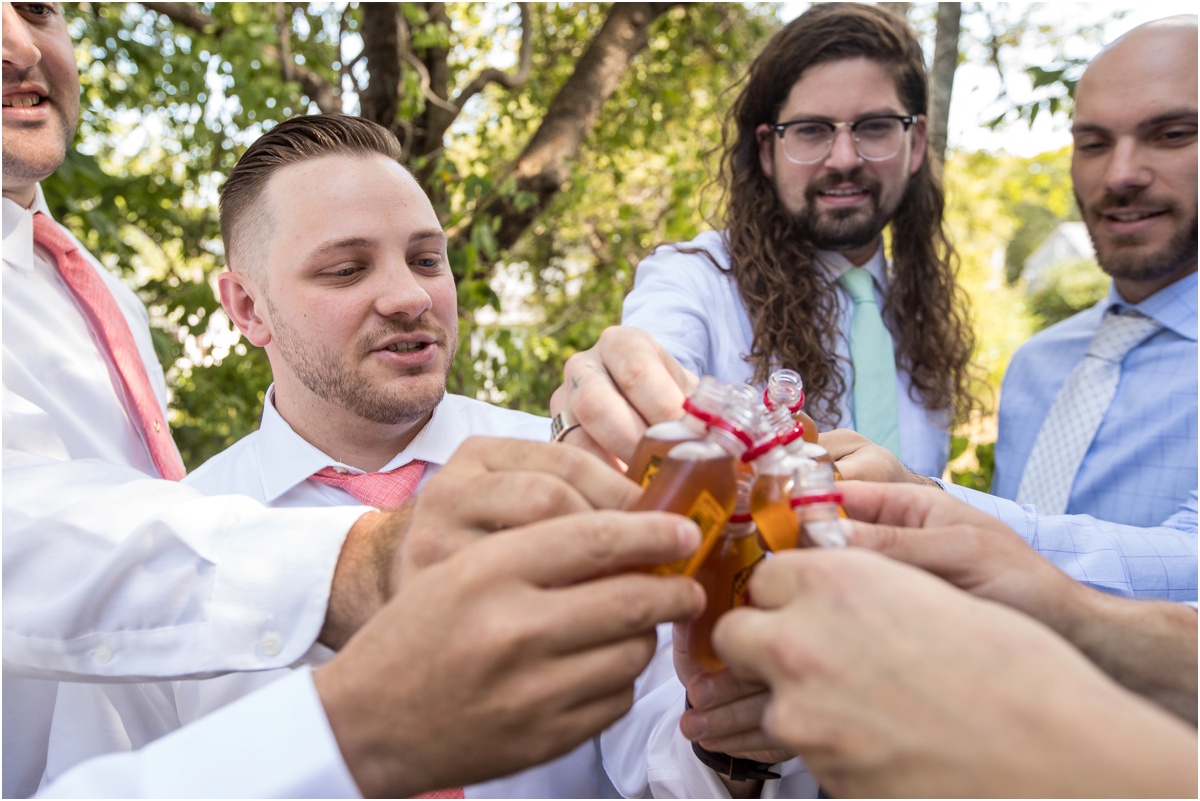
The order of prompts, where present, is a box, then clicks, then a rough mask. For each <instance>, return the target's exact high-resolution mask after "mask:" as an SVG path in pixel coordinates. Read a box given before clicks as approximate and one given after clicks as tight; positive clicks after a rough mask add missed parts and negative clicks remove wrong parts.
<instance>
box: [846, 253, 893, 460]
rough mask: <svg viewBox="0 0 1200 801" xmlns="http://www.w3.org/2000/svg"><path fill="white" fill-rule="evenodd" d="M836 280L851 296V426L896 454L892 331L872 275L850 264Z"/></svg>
mask: <svg viewBox="0 0 1200 801" xmlns="http://www.w3.org/2000/svg"><path fill="white" fill-rule="evenodd" d="M838 283H840V284H841V285H842V287H843V288H844V289H845V290H846V291H847V292H848V293H849V294H850V297H851V298H852V299H853V300H854V313H853V315H852V316H851V318H850V361H851V362H852V363H853V364H854V428H855V430H857V431H858V433H860V434H862V435H863V436H864V437H866V438H867V439H869V440H871V441H872V442H875V443H877V444H879V445H882V446H883V447H885V448H887V449H888V450H889V451H891V452H892V453H894V454H896V456H899V455H900V414H899V411H898V400H897V396H898V394H899V393H898V390H897V388H896V356H895V352H894V350H893V345H892V335H891V334H890V333H888V330H887V327H886V326H884V324H883V317H882V316H881V315H880V314H879V305H878V304H877V303H876V301H875V279H874V278H873V277H872V276H871V274H870V273H869V272H867V271H866V270H865V269H863V268H862V267H851V268H850V269H849V270H847V271H846V272H845V273H843V274H842V277H841V278H839V279H838Z"/></svg>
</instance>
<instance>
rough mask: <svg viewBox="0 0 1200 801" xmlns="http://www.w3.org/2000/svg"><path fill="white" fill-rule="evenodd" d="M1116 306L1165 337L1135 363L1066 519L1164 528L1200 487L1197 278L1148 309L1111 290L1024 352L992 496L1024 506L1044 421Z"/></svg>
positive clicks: (1013, 372)
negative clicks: (1020, 500) (1023, 488)
mask: <svg viewBox="0 0 1200 801" xmlns="http://www.w3.org/2000/svg"><path fill="white" fill-rule="evenodd" d="M1113 305H1118V306H1129V305H1132V307H1133V308H1135V309H1137V310H1138V311H1140V312H1141V313H1142V314H1144V315H1146V316H1147V317H1150V318H1152V319H1153V320H1155V321H1156V322H1158V323H1159V325H1161V326H1162V329H1161V330H1160V331H1158V332H1157V333H1155V334H1154V335H1152V336H1151V337H1150V338H1148V339H1147V340H1146V341H1145V342H1143V343H1142V344H1141V345H1139V346H1138V347H1136V348H1134V349H1133V350H1132V351H1130V353H1129V355H1127V356H1126V357H1125V360H1124V362H1123V363H1122V367H1121V380H1120V383H1119V384H1118V386H1117V393H1116V395H1115V396H1114V398H1113V401H1112V405H1111V406H1110V407H1109V409H1108V412H1107V414H1106V415H1105V417H1104V420H1103V421H1102V422H1101V423H1100V428H1099V430H1097V432H1096V438H1095V439H1094V440H1093V442H1092V445H1091V447H1090V448H1089V449H1088V452H1087V454H1086V456H1085V457H1084V460H1083V464H1082V465H1081V466H1080V469H1079V473H1078V474H1077V475H1076V477H1075V483H1074V485H1073V486H1072V487H1071V495H1070V499H1069V501H1068V504H1067V509H1066V512H1067V514H1068V515H1072V514H1083V515H1091V516H1093V517H1096V518H1099V519H1100V520H1108V521H1111V522H1114V523H1121V524H1125V525H1130V526H1157V525H1159V524H1160V523H1162V521H1164V520H1166V519H1167V518H1169V517H1171V516H1172V515H1173V514H1175V513H1176V512H1177V511H1178V510H1179V509H1180V506H1181V504H1183V503H1184V502H1185V500H1186V499H1187V498H1188V496H1189V493H1191V494H1192V497H1193V499H1194V497H1195V493H1194V490H1195V489H1196V487H1197V450H1196V448H1197V437H1196V429H1197V385H1196V367H1197V350H1196V274H1195V273H1192V274H1191V275H1189V276H1187V277H1186V278H1182V279H1180V280H1179V281H1176V282H1175V283H1174V284H1171V285H1170V286H1168V287H1166V288H1164V289H1162V290H1160V291H1158V292H1157V293H1155V294H1154V295H1152V296H1150V297H1149V298H1147V299H1146V300H1144V301H1142V302H1141V303H1138V304H1126V303H1125V301H1124V300H1123V299H1122V298H1121V296H1120V294H1118V293H1117V291H1116V289H1115V288H1110V289H1109V293H1108V297H1107V298H1105V299H1104V300H1103V301H1101V302H1100V303H1097V304H1096V305H1095V306H1093V307H1092V308H1090V309H1088V310H1086V311H1083V312H1080V313H1079V314H1077V315H1075V316H1074V317H1071V318H1070V319H1068V320H1064V321H1063V322H1061V323H1058V324H1057V325H1054V326H1052V327H1050V328H1048V329H1046V330H1045V331H1042V332H1040V333H1038V334H1037V335H1035V336H1034V337H1033V338H1032V339H1030V340H1029V342H1027V343H1026V344H1025V345H1024V346H1022V347H1021V348H1020V349H1019V350H1018V351H1017V353H1016V354H1015V355H1014V356H1013V360H1012V364H1010V365H1009V368H1008V373H1007V374H1006V375H1005V377H1004V384H1003V386H1002V388H1001V391H1000V429H999V437H998V439H997V441H996V473H995V478H994V480H993V484H992V494H994V495H997V496H999V497H1001V498H1009V499H1012V498H1015V497H1016V494H1017V487H1018V486H1019V485H1020V483H1021V474H1022V473H1023V472H1024V471H1025V463H1026V461H1027V460H1028V458H1029V453H1030V451H1031V450H1032V448H1033V443H1034V440H1035V439H1036V438H1037V435H1038V430H1039V429H1040V428H1041V425H1042V421H1043V420H1044V419H1045V418H1046V414H1047V413H1048V412H1049V410H1050V406H1051V404H1052V403H1053V402H1054V398H1055V396H1057V395H1058V391H1059V388H1060V387H1061V386H1062V384H1063V382H1064V381H1065V380H1066V377H1067V375H1068V374H1069V373H1070V372H1071V370H1072V368H1074V366H1075V365H1076V364H1077V363H1078V362H1079V361H1080V360H1081V359H1082V358H1083V355H1084V352H1085V351H1086V349H1087V346H1088V343H1089V342H1090V341H1091V339H1092V336H1093V335H1094V334H1095V333H1096V330H1097V328H1099V325H1100V320H1101V319H1102V318H1103V316H1104V314H1105V312H1106V311H1107V310H1108V308H1109V307H1110V306H1113ZM1193 531H1194V529H1193Z"/></svg>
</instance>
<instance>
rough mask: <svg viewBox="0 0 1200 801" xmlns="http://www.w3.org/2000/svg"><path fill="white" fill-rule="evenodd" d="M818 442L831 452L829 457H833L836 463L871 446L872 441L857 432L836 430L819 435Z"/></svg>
mask: <svg viewBox="0 0 1200 801" xmlns="http://www.w3.org/2000/svg"><path fill="white" fill-rule="evenodd" d="M817 442H818V444H820V445H821V447H823V448H825V450H827V451H829V455H830V456H832V457H833V459H834V461H837V460H838V459H842V458H844V457H845V456H847V455H849V454H851V453H854V452H855V451H857V450H858V449H859V448H861V447H863V446H864V445H867V444H869V443H870V440H869V439H867V438H866V437H864V436H863V435H862V434H859V433H858V432H857V431H851V430H850V429H848V428H835V429H832V430H830V431H822V432H821V433H820V434H818V435H817Z"/></svg>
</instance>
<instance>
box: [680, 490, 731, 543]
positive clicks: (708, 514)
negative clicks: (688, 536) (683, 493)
mask: <svg viewBox="0 0 1200 801" xmlns="http://www.w3.org/2000/svg"><path fill="white" fill-rule="evenodd" d="M687 516H688V517H690V518H691V519H692V522H694V523H695V524H696V525H697V526H699V527H700V536H701V537H702V538H703V539H704V540H707V539H708V538H709V537H715V536H716V535H717V534H719V533H720V531H721V528H723V527H724V525H725V521H726V520H727V519H728V515H727V514H726V513H725V508H724V507H722V506H721V504H719V503H718V502H717V499H716V498H714V497H713V496H712V493H710V492H709V491H708V490H701V491H700V494H699V495H697V496H696V502H695V503H693V504H692V508H691V509H689V510H688V513H687Z"/></svg>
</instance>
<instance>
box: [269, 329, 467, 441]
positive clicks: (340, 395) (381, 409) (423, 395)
mask: <svg viewBox="0 0 1200 801" xmlns="http://www.w3.org/2000/svg"><path fill="white" fill-rule="evenodd" d="M272 319H273V320H274V321H275V335H274V338H275V344H276V345H277V346H278V347H279V353H280V356H282V358H283V360H284V361H285V362H287V364H288V366H289V367H290V368H291V370H292V372H293V373H295V375H296V377H297V378H298V379H300V382H301V383H302V384H304V386H305V387H306V388H307V389H308V390H309V391H310V392H312V393H313V394H314V395H316V396H317V397H318V398H320V399H321V400H323V401H325V402H326V403H329V404H330V405H332V406H336V407H338V408H340V409H344V410H346V411H347V412H349V413H350V414H352V415H354V416H355V417H359V418H361V419H363V420H367V421H370V422H372V423H380V424H383V425H398V424H402V423H412V422H416V421H418V420H421V419H423V418H425V417H427V416H428V415H429V414H430V413H431V412H432V411H433V410H434V409H435V408H436V407H437V405H438V404H439V403H441V401H442V398H443V397H445V395H446V379H447V377H448V376H449V375H450V368H451V365H452V364H453V363H454V353H455V351H456V350H457V349H458V339H457V336H456V335H455V334H454V333H452V332H446V331H442V330H435V329H434V328H432V327H430V326H425V325H420V326H411V325H410V326H390V327H389V330H386V331H383V330H380V331H373V332H371V333H370V334H368V335H365V336H363V337H360V338H359V340H358V342H356V343H355V347H354V352H355V353H358V354H362V355H363V356H366V354H368V353H370V351H371V350H372V349H373V348H374V347H375V345H376V344H377V343H378V342H380V341H381V340H382V339H384V338H385V337H387V336H389V335H392V334H396V333H401V332H412V331H425V332H429V333H432V334H434V335H435V336H437V338H438V341H440V342H443V343H445V345H446V346H448V347H447V351H446V365H445V368H444V370H443V371H442V374H441V376H439V377H438V378H440V380H438V381H436V382H434V381H430V380H429V379H431V378H433V376H432V375H429V374H427V373H422V374H421V375H420V377H421V378H423V379H425V380H422V381H420V383H419V384H418V383H417V382H416V381H415V380H414V382H413V384H414V385H413V386H411V387H407V388H405V389H402V390H401V389H384V388H382V387H380V386H378V385H377V384H374V383H372V382H371V381H370V380H368V379H367V378H366V377H365V376H363V375H361V373H360V371H359V370H358V368H357V366H355V367H353V368H351V367H348V366H347V365H346V363H345V358H344V357H341V356H339V355H338V354H336V353H334V352H333V351H332V350H328V349H326V348H323V347H320V346H316V347H305V346H304V345H303V344H302V343H301V341H300V339H299V337H298V336H297V335H296V332H295V330H294V329H292V328H291V327H289V326H288V325H287V324H286V323H281V321H280V317H279V315H278V314H276V313H275V312H274V311H273V310H272ZM430 347H437V346H436V345H432V346H430ZM416 377H417V376H414V379H416Z"/></svg>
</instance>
